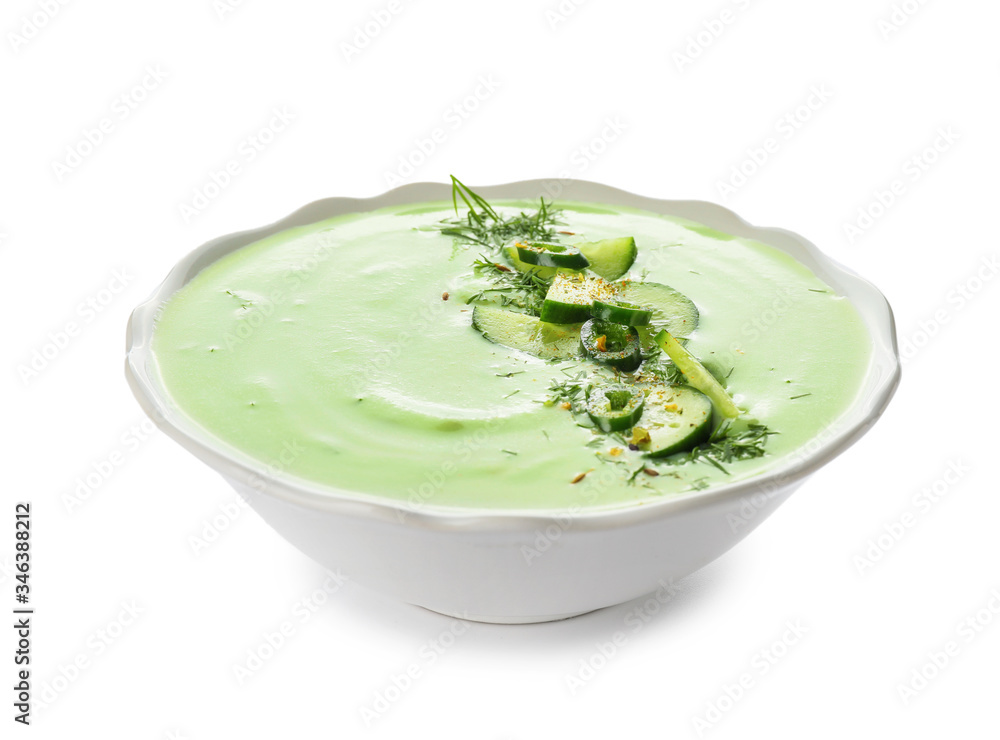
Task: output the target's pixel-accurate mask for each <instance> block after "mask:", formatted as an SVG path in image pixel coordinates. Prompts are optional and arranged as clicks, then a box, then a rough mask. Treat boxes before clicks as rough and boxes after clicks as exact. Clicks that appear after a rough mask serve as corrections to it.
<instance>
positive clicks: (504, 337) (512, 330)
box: [472, 306, 580, 360]
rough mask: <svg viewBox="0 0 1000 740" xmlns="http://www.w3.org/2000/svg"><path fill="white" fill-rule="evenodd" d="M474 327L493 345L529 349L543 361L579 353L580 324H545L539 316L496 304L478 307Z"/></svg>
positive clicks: (572, 356) (564, 357)
mask: <svg viewBox="0 0 1000 740" xmlns="http://www.w3.org/2000/svg"><path fill="white" fill-rule="evenodd" d="M472 326H473V328H475V329H477V330H479V331H480V332H482V334H483V336H484V337H486V338H487V339H489V340H490V341H491V342H493V343H494V344H500V345H503V346H504V347H509V348H510V349H516V350H520V351H521V352H527V353H528V354H529V355H534V356H535V357H539V358H541V359H543V360H570V359H573V358H575V357H579V356H580V327H579V326H552V325H551V324H543V323H542V322H541V321H540V320H539V319H538V318H537V317H535V316H529V315H528V314H524V313H517V312H515V311H505V310H504V309H502V308H497V307H495V306H476V307H475V308H474V309H473V311H472Z"/></svg>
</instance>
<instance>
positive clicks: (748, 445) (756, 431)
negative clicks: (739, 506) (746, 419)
mask: <svg viewBox="0 0 1000 740" xmlns="http://www.w3.org/2000/svg"><path fill="white" fill-rule="evenodd" d="M772 434H777V432H772V431H771V430H770V429H768V428H767V427H766V426H765V425H763V424H750V425H749V426H748V427H747V428H746V429H745V430H743V431H740V432H733V431H732V429H731V426H730V424H729V423H728V422H727V423H725V424H722V425H721V426H720V427H719V428H718V429H716V430H715V432H713V433H712V437H711V438H710V439H709V440H708V442H705V443H703V444H700V445H698V446H697V447H694V448H692V449H691V450H690V451H688V452H685V453H682V454H679V455H672V456H671V457H668V458H665V459H664V460H663V462H664V463H665V464H667V465H683V464H684V463H689V462H701V463H707V464H709V465H712V466H713V467H715V468H718V469H719V470H721V471H722V472H723V473H725V474H726V475H729V471H728V470H726V468H725V467H724V466H725V464H726V463H731V462H734V461H736V460H751V459H753V458H755V457H763V456H764V454H766V450H765V449H764V447H765V445H766V444H767V438H768V437H770V436H771V435H772Z"/></svg>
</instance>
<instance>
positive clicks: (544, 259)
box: [515, 242, 590, 270]
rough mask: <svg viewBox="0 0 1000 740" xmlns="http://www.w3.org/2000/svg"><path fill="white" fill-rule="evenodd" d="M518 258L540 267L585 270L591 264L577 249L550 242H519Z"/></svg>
mask: <svg viewBox="0 0 1000 740" xmlns="http://www.w3.org/2000/svg"><path fill="white" fill-rule="evenodd" d="M515 246H516V247H517V256H518V259H519V260H520V261H521V262H526V263H528V264H529V265H538V266H539V267H562V268H565V269H567V270H583V269H584V268H586V267H587V266H588V265H589V264H590V262H589V261H588V260H587V258H586V257H584V256H583V254H582V253H581V252H580V250H579V249H577V248H576V247H567V246H565V245H563V244H549V243H548V242H518V243H517V244H516V245H515Z"/></svg>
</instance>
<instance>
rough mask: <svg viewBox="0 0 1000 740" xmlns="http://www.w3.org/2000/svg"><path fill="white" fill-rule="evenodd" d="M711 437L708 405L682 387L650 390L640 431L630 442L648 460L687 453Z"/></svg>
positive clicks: (693, 391) (696, 393)
mask: <svg viewBox="0 0 1000 740" xmlns="http://www.w3.org/2000/svg"><path fill="white" fill-rule="evenodd" d="M711 434H712V402H711V401H710V400H709V399H708V397H707V396H706V395H705V394H704V393H701V392H700V391H698V390H696V389H694V388H689V387H687V386H684V385H671V386H666V387H664V388H654V389H653V390H652V391H651V392H650V393H649V396H647V398H646V403H645V406H644V410H643V415H642V425H641V427H635V429H634V430H633V434H632V439H633V440H638V441H637V442H636V444H637V446H638V447H639V449H640V450H642V451H643V452H646V453H647V454H648V455H649V456H650V457H666V456H667V455H673V454H675V453H677V452H684V451H686V450H690V449H691V448H692V447H694V446H695V445H699V444H701V443H702V442H705V441H706V440H708V438H709V437H710V436H711Z"/></svg>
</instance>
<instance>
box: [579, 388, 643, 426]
mask: <svg viewBox="0 0 1000 740" xmlns="http://www.w3.org/2000/svg"><path fill="white" fill-rule="evenodd" d="M645 399H646V394H645V393H643V392H642V390H641V389H639V388H636V387H635V386H631V385H624V384H623V383H614V384H612V385H606V386H603V387H601V388H597V389H596V390H593V391H591V393H590V398H588V399H587V414H588V415H589V416H590V420H591V421H593V422H594V424H596V425H597V428H598V429H600V430H601V431H602V432H618V431H621V430H622V429H631V428H632V427H634V426H635V425H636V422H638V421H639V417H641V416H642V407H643V403H644V402H645Z"/></svg>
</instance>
